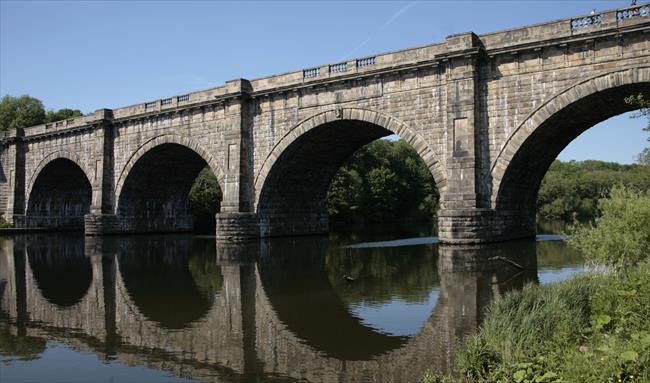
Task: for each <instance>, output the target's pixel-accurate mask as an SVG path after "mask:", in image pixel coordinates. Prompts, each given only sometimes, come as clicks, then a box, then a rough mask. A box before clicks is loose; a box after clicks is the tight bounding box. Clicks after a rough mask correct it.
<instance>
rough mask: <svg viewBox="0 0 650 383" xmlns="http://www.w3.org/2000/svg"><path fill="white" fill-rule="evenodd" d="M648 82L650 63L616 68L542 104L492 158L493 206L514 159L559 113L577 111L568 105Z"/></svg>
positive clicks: (496, 204) (581, 82)
mask: <svg viewBox="0 0 650 383" xmlns="http://www.w3.org/2000/svg"><path fill="white" fill-rule="evenodd" d="M645 83H650V66H640V67H639V66H636V67H626V68H622V69H618V70H616V71H611V72H604V73H600V74H597V75H595V76H593V77H591V78H588V79H585V80H582V81H580V82H578V83H575V84H573V85H570V86H569V87H567V88H565V89H564V90H562V91H561V92H559V93H558V94H556V95H555V96H553V97H551V98H550V99H548V100H547V101H546V102H544V103H543V104H541V105H540V106H538V107H537V108H536V109H535V110H534V111H532V112H531V113H530V114H529V115H528V116H527V117H526V118H525V119H524V120H523V121H522V123H521V124H520V125H519V126H518V127H517V128H516V129H515V130H514V131H513V132H512V133H511V134H510V135H509V136H508V138H507V139H506V140H505V142H504V145H503V146H502V147H501V150H500V152H499V154H498V155H497V156H496V158H494V159H493V161H492V165H491V168H490V174H491V176H492V190H493V192H492V207H493V208H497V207H498V206H499V204H500V202H499V201H500V200H501V195H502V193H503V190H504V188H505V187H506V186H505V185H504V182H505V178H506V174H507V173H508V172H509V171H510V169H511V168H512V163H513V160H514V159H515V157H517V156H519V155H520V153H521V152H522V150H524V147H529V146H530V145H528V144H527V142H529V140H530V139H531V137H534V136H536V134H537V133H538V132H540V129H545V126H547V125H548V124H547V122H548V121H549V120H552V119H558V118H560V117H558V116H560V115H561V113H564V112H565V111H567V110H575V109H568V108H574V107H575V105H578V104H579V103H580V101H581V100H584V99H588V98H589V99H592V100H593V99H594V97H597V95H598V94H600V93H601V92H612V91H615V90H617V89H623V88H625V89H634V87H635V86H636V87H637V88H638V86H640V85H641V84H645ZM601 101H602V100H601ZM605 102H606V101H605ZM617 102H619V105H620V102H621V100H617ZM618 108H619V109H621V110H620V111H619V112H618V113H622V112H623V111H625V110H623V109H624V108H623V107H620V106H619V107H618ZM628 109H629V108H628ZM599 112H602V111H599ZM611 113H612V114H611V115H615V114H618V113H615V111H612V112H611ZM602 114H603V115H606V114H607V113H605V112H602ZM584 128H585V129H586V128H588V127H584ZM580 132H581V130H580V129H578V128H576V133H575V134H579V133H580ZM572 138H575V137H564V138H563V139H562V140H563V141H562V142H565V141H566V142H567V143H568V142H570V141H571V139H572ZM553 153H554V152H553ZM542 175H543V174H542Z"/></svg>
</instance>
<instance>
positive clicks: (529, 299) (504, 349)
mask: <svg viewBox="0 0 650 383" xmlns="http://www.w3.org/2000/svg"><path fill="white" fill-rule="evenodd" d="M648 301H650V264H648V263H644V264H643V265H642V266H641V267H640V268H639V269H636V270H631V271H630V272H629V273H626V274H623V275H617V274H607V275H583V276H579V277H577V278H574V279H572V280H569V281H565V282H562V283H558V284H554V285H547V286H541V287H540V286H534V285H529V286H528V287H526V288H524V290H522V291H520V292H514V293H510V294H508V295H506V296H505V297H504V298H503V299H502V300H500V301H497V302H495V303H493V304H492V305H491V306H490V308H489V311H488V312H487V314H486V317H485V322H484V323H483V325H482V326H481V329H480V330H479V333H478V334H477V335H475V336H474V337H472V338H470V340H469V341H467V343H466V344H465V345H464V346H463V349H462V351H461V352H460V353H459V354H458V360H457V365H458V368H459V370H460V372H461V373H462V375H463V376H465V377H466V378H469V379H470V380H471V381H478V382H560V381H563V382H595V381H601V382H631V381H638V382H649V381H650V369H649V368H648V366H650V331H649V330H648V329H650V306H648V304H647V302H648Z"/></svg>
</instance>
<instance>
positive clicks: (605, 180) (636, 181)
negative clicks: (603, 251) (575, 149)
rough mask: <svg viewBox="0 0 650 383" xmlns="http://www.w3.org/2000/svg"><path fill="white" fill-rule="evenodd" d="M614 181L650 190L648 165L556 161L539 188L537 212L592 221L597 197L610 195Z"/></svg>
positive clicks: (596, 209) (545, 217) (561, 218)
mask: <svg viewBox="0 0 650 383" xmlns="http://www.w3.org/2000/svg"><path fill="white" fill-rule="evenodd" d="M617 184H622V185H625V186H628V187H631V188H635V189H639V190H645V189H650V166H644V165H639V164H633V165H621V164H617V163H614V162H603V161H593V160H588V161H580V162H576V161H570V162H562V161H558V160H556V161H554V162H553V164H552V165H551V167H550V168H549V170H548V172H547V173H546V176H545V177H544V180H543V181H542V184H541V186H540V188H539V194H538V195H537V214H538V216H539V217H540V218H544V219H554V220H563V221H565V222H572V221H573V220H578V221H582V222H585V221H591V220H593V219H594V218H596V217H597V216H598V208H597V203H598V200H599V199H600V198H603V197H606V196H607V195H609V192H610V190H611V189H612V187H613V186H614V185H617Z"/></svg>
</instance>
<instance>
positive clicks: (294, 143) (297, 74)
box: [0, 5, 650, 243]
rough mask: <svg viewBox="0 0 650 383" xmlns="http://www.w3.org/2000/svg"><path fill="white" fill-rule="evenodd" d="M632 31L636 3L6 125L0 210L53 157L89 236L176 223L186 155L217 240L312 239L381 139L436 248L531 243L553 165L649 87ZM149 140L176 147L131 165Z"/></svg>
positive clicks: (10, 207)
mask: <svg viewBox="0 0 650 383" xmlns="http://www.w3.org/2000/svg"><path fill="white" fill-rule="evenodd" d="M649 28H650V10H649V7H648V5H641V6H633V7H628V8H624V9H619V10H612V11H604V12H602V13H598V14H594V15H585V16H579V17H575V18H569V19H564V20H558V21H553V22H549V23H542V24H538V25H531V26H524V27H522V28H516V29H511V30H506V31H501V32H495V33H488V34H484V35H480V36H477V35H475V34H473V33H461V34H457V35H452V36H448V37H447V38H446V39H445V41H444V42H443V43H438V44H433V45H428V46H423V47H417V48H412V49H405V50H401V51H395V52H389V53H384V54H378V55H375V56H371V57H364V58H359V59H355V60H349V61H345V62H340V63H332V64H328V65H323V66H319V67H314V68H307V69H304V70H300V71H294V72H289V73H285V74H280V75H275V76H269V77H265V78H261V79H256V80H251V81H248V80H244V79H237V80H232V81H228V82H226V84H224V85H223V86H220V87H217V88H213V89H208V90H205V91H199V92H193V93H188V94H185V95H179V96H176V97H169V98H165V99H160V100H156V101H151V102H146V103H142V104H137V105H133V106H128V107H124V108H119V109H114V110H107V109H101V110H98V111H96V112H95V113H93V114H91V115H88V116H84V117H77V118H74V119H69V120H66V121H59V122H56V123H52V124H46V125H39V126H36V127H31V128H27V129H25V130H24V132H22V131H21V132H12V133H10V134H9V138H8V139H7V138H4V141H3V142H4V143H5V146H3V147H5V148H6V149H3V151H2V154H1V155H0V159H1V160H2V161H3V163H6V164H7V165H3V168H2V170H3V172H4V173H5V177H7V174H10V177H11V178H13V180H12V181H11V183H12V184H13V185H17V186H16V187H15V189H16V190H18V192H17V193H13V191H11V190H8V188H7V185H6V183H4V184H3V183H2V175H0V190H2V196H0V203H2V205H3V206H5V208H4V214H5V215H7V216H9V218H11V219H12V220H14V221H17V222H21V219H22V220H23V221H25V220H26V219H28V218H21V217H20V216H21V215H23V214H25V208H26V206H25V205H26V204H27V202H28V201H29V194H30V192H31V188H32V186H31V185H33V184H34V180H35V179H36V177H37V176H38V174H39V172H40V171H41V170H42V168H43V167H44V166H45V165H46V163H47V162H48V161H50V160H51V159H54V158H58V157H64V158H68V159H70V160H72V161H73V162H74V163H76V164H77V165H78V166H79V167H80V168H81V169H82V170H83V171H84V173H85V174H86V176H87V177H88V180H89V182H90V183H91V187H92V201H91V206H90V213H91V214H90V216H88V217H86V220H85V226H86V231H87V232H88V233H89V234H101V233H109V232H133V231H170V230H187V229H189V228H190V227H191V218H190V217H189V214H188V213H187V207H186V202H185V201H186V190H187V189H188V187H189V186H188V185H189V183H190V179H191V178H193V177H194V176H195V173H196V169H197V167H198V166H199V165H197V164H198V163H199V162H200V163H201V164H200V165H201V166H203V165H205V164H207V165H208V166H209V167H210V168H211V169H212V171H213V172H214V173H215V175H216V176H217V178H218V180H219V184H220V186H221V189H222V192H223V201H222V203H221V213H220V215H219V217H218V218H217V223H218V225H217V226H218V228H217V231H218V237H219V238H220V239H237V238H244V237H250V236H276V235H294V234H310V233H311V234H313V233H320V232H324V231H326V230H327V227H328V222H327V214H326V211H325V206H324V198H325V195H326V192H327V189H328V187H329V183H330V181H331V179H332V177H333V175H334V174H335V172H336V170H337V169H338V168H339V167H340V165H341V164H342V163H343V162H344V161H345V160H346V159H347V158H349V156H350V155H352V154H353V153H354V151H356V150H358V149H359V148H360V147H361V146H363V145H365V144H367V143H369V142H371V141H372V140H375V139H377V138H379V137H382V136H385V135H388V134H391V133H396V134H399V135H400V136H401V137H402V138H403V139H405V140H406V141H407V142H409V143H410V144H411V145H412V146H413V148H414V149H415V150H416V151H417V152H418V154H419V155H420V156H421V157H422V159H423V160H424V162H425V163H426V164H427V166H428V167H429V169H430V171H431V174H432V175H433V178H434V179H435V182H436V184H437V185H438V188H439V190H440V194H441V199H442V209H443V211H442V212H441V214H440V225H439V226H440V227H441V231H440V237H441V238H442V240H443V241H446V242H453V243H459V242H481V241H490V240H504V239H509V238H514V237H519V236H530V235H532V234H533V233H534V214H535V197H536V194H537V190H538V187H539V183H540V182H541V179H542V177H543V175H544V174H545V172H546V170H547V168H548V166H549V165H550V163H551V162H552V160H553V159H554V158H555V157H556V156H557V155H558V154H559V152H560V151H561V150H562V149H563V148H564V147H565V146H566V145H568V143H569V142H570V141H571V140H573V139H574V138H575V137H577V136H578V135H579V134H580V133H582V132H583V131H584V130H586V129H588V128H589V127H591V126H593V125H594V124H596V123H598V122H600V121H602V120H604V119H606V118H609V117H611V116H613V115H616V114H620V113H623V112H625V111H628V110H629V109H630V107H629V106H628V105H626V104H625V103H624V102H623V101H622V99H623V98H624V97H625V96H627V95H630V94H633V93H638V92H648V91H649V90H650V69H649V66H650V64H649V62H648V56H649V55H650V34H649V33H647V32H648V30H649ZM165 145H176V146H178V147H181V148H185V149H187V150H185V151H184V150H178V151H173V153H172V154H169V157H170V158H167V159H166V160H162V159H158V160H156V161H153V160H152V161H150V162H151V163H150V164H148V165H146V162H147V161H146V160H147V158H153V157H155V153H156V152H158V151H159V150H161V147H163V146H165ZM158 153H160V152H158ZM170 153H171V152H170ZM188 153H194V154H191V155H190V154H188ZM195 159H196V160H197V161H194V160H195ZM145 165H146V166H145ZM195 165H196V166H195ZM155 169H157V170H155ZM12 170H14V173H13V176H11V174H12V173H11V171H12ZM165 170H167V172H165ZM156 171H157V172H158V173H157V174H154V173H155V172H156ZM144 174H152V176H151V177H146V176H144ZM181 175H183V177H184V178H183V177H181ZM152 177H153V178H152ZM179 177H181V178H183V179H180V178H179ZM3 185H4V186H3ZM169 185H176V186H177V187H176V188H171V187H170V186H169ZM147 189H151V190H147ZM167 189H169V190H167ZM171 189H174V190H171ZM23 190H24V192H22V191H23ZM156 193H158V194H156ZM122 202H125V205H124V206H121V205H122ZM129 203H130V206H128V205H129ZM27 210H29V207H27ZM0 213H2V211H1V210H0ZM255 226H258V227H257V228H255Z"/></svg>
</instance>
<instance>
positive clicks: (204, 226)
mask: <svg viewBox="0 0 650 383" xmlns="http://www.w3.org/2000/svg"><path fill="white" fill-rule="evenodd" d="M188 198H189V203H190V210H191V211H192V215H193V216H194V228H195V229H196V230H197V231H211V230H214V224H215V221H214V217H215V215H216V214H217V212H218V211H219V209H220V203H221V189H220V188H219V182H218V181H217V177H215V175H214V173H212V171H211V170H210V168H209V167H207V166H206V167H205V168H204V169H203V170H201V173H199V176H198V177H197V178H196V180H195V181H194V184H193V185H192V188H191V190H190V193H189V196H188Z"/></svg>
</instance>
